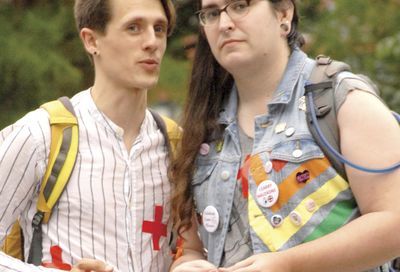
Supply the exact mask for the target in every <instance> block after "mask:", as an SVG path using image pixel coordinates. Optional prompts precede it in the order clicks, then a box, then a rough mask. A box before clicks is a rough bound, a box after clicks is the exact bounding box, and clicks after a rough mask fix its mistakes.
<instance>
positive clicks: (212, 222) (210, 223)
mask: <svg viewBox="0 0 400 272" xmlns="http://www.w3.org/2000/svg"><path fill="white" fill-rule="evenodd" d="M202 217H203V218H202V221H203V226H204V228H205V229H206V231H208V232H210V233H212V232H215V231H216V230H217V229H218V225H219V214H218V211H217V209H216V208H215V207H214V206H207V207H206V208H205V209H204V211H203V215H202Z"/></svg>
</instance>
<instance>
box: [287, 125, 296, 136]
mask: <svg viewBox="0 0 400 272" xmlns="http://www.w3.org/2000/svg"><path fill="white" fill-rule="evenodd" d="M295 132H296V129H295V128H294V127H290V128H287V129H286V130H285V135H286V137H292V136H293V134H294V133H295Z"/></svg>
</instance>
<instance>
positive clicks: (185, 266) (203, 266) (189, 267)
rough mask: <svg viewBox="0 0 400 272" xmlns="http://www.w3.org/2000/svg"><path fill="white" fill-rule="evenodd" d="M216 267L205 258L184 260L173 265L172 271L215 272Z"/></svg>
mask: <svg viewBox="0 0 400 272" xmlns="http://www.w3.org/2000/svg"><path fill="white" fill-rule="evenodd" d="M217 271H218V269H217V267H215V266H214V265H213V264H212V263H210V262H207V261H206V260H195V261H189V262H184V263H182V264H180V265H178V266H177V267H175V269H174V270H172V272H217Z"/></svg>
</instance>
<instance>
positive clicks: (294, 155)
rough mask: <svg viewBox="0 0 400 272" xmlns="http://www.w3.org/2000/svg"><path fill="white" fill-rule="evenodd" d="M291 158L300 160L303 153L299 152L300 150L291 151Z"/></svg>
mask: <svg viewBox="0 0 400 272" xmlns="http://www.w3.org/2000/svg"><path fill="white" fill-rule="evenodd" d="M292 156H293V157H295V158H300V157H301V156H303V151H301V149H296V150H294V151H293V153H292Z"/></svg>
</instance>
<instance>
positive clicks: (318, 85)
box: [305, 55, 400, 179]
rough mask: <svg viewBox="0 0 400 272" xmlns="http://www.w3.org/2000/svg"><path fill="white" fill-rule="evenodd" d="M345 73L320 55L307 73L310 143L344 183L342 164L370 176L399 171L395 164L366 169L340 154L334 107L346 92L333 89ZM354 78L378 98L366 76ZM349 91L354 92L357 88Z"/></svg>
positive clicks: (341, 65) (338, 64) (342, 65)
mask: <svg viewBox="0 0 400 272" xmlns="http://www.w3.org/2000/svg"><path fill="white" fill-rule="evenodd" d="M349 71H350V66H349V65H348V64H346V63H344V62H339V61H333V60H332V59H331V58H329V57H326V56H322V55H321V56H318V57H317V58H316V66H315V68H314V70H313V71H312V73H311V77H310V82H309V83H308V84H307V85H306V86H305V95H306V116H307V124H308V128H309V130H310V132H311V134H312V136H313V138H314V140H315V141H316V142H317V144H318V145H319V147H320V148H321V149H322V151H323V152H324V154H325V155H326V156H327V158H328V160H329V161H330V163H331V164H332V166H333V167H334V168H335V169H336V171H337V172H338V173H339V174H340V175H341V176H342V177H343V178H344V179H347V175H346V171H345V167H344V164H348V165H350V166H351V167H353V168H357V169H359V170H361V171H366V172H372V173H386V172H390V171H393V170H395V169H397V168H400V162H398V163H396V164H394V165H392V166H390V167H387V168H383V169H370V168H366V167H363V166H359V165H357V164H355V163H352V162H350V161H348V160H346V159H345V158H344V157H343V156H342V155H341V154H340V139H339V128H338V124H337V112H336V109H337V108H336V105H337V104H339V103H340V101H338V97H340V96H341V95H344V92H345V91H346V90H345V89H344V88H337V89H335V87H336V83H337V82H336V81H337V75H338V74H339V73H341V72H349ZM355 78H356V79H358V80H361V81H362V83H360V84H364V85H367V86H368V87H369V88H368V89H370V92H373V93H374V94H376V95H377V96H378V95H379V91H378V89H377V87H376V86H375V84H374V83H373V82H372V81H371V80H370V79H369V78H368V77H367V76H364V75H360V74H357V75H355ZM355 84H356V83H355ZM352 87H354V88H357V86H352ZM378 97H379V96H378ZM392 113H393V115H394V117H395V118H396V120H397V121H398V122H399V123H400V115H399V114H398V113H396V112H392ZM313 115H314V116H313Z"/></svg>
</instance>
